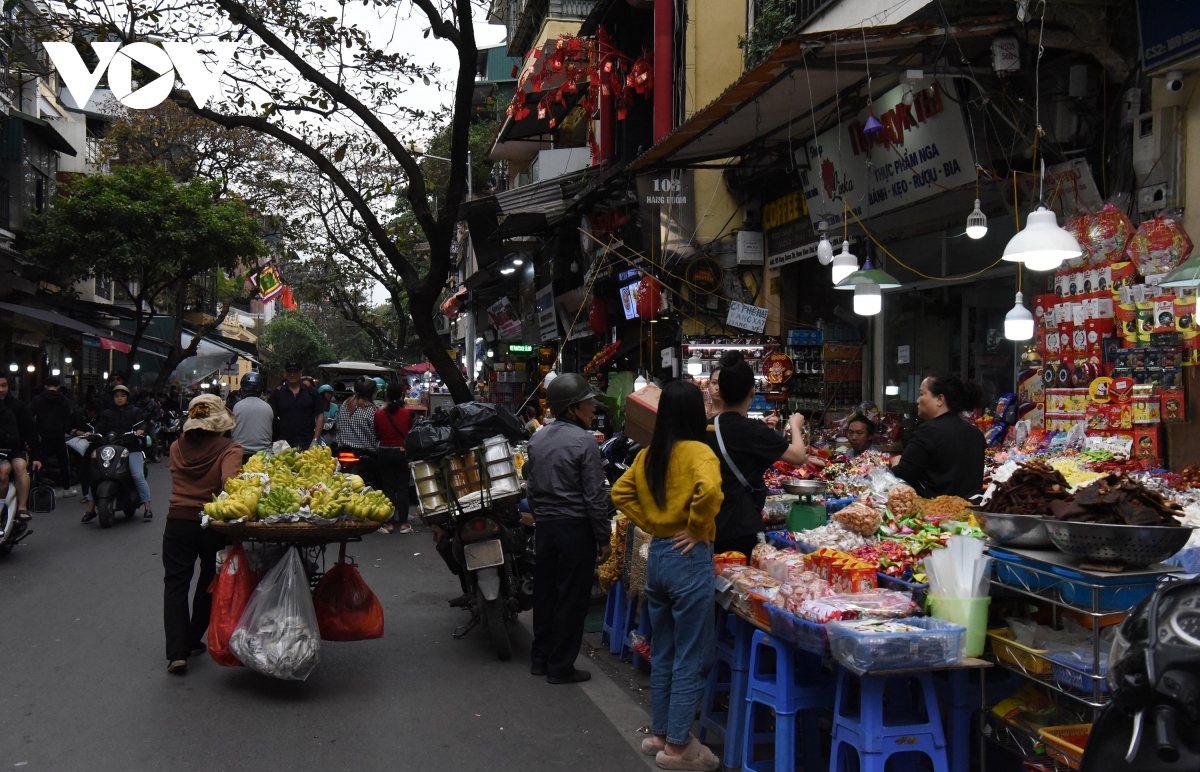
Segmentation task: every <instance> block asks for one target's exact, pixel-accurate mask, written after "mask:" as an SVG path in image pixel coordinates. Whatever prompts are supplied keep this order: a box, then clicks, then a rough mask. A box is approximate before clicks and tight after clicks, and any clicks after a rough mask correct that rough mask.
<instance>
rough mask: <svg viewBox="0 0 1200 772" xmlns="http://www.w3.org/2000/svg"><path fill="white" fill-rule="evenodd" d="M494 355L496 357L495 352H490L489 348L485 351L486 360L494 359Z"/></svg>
mask: <svg viewBox="0 0 1200 772" xmlns="http://www.w3.org/2000/svg"><path fill="white" fill-rule="evenodd" d="M495 355H496V352H495V351H492V350H491V349H490V348H489V349H488V350H487V358H488V359H491V358H492V357H494V356H495Z"/></svg>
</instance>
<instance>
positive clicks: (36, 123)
mask: <svg viewBox="0 0 1200 772" xmlns="http://www.w3.org/2000/svg"><path fill="white" fill-rule="evenodd" d="M8 117H9V118H10V119H11V118H16V119H17V120H20V121H22V122H24V124H25V126H26V127H27V128H28V129H29V130H31V131H32V132H33V133H34V134H36V135H37V136H39V137H41V139H42V141H43V142H45V143H46V144H47V145H49V146H50V149H51V150H57V151H58V152H60V153H62V154H63V155H69V156H74V155H77V151H76V150H75V146H74V145H72V144H71V143H70V142H68V141H67V138H66V137H64V136H63V135H62V134H59V133H58V130H57V129H55V128H54V124H52V123H50V121H47V120H43V119H41V118H36V117H34V116H32V115H29V114H28V113H23V112H21V111H20V110H11V109H10V110H9V111H8Z"/></svg>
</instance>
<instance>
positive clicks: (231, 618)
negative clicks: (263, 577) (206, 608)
mask: <svg viewBox="0 0 1200 772" xmlns="http://www.w3.org/2000/svg"><path fill="white" fill-rule="evenodd" d="M257 586H258V574H257V573H256V572H255V571H254V569H253V568H251V567H250V561H249V560H248V559H247V558H246V550H245V549H243V548H242V544H241V542H238V543H237V544H235V545H233V548H232V549H231V550H229V555H228V556H227V557H226V558H225V562H224V563H222V564H221V572H220V573H219V574H217V575H216V576H215V577H213V580H212V584H210V585H209V586H208V591H209V592H211V593H212V596H213V599H212V614H211V616H209V619H208V653H209V654H210V655H212V658H213V660H214V661H215V662H216V663H217V664H218V665H224V666H226V667H237V666H238V665H240V664H242V663H241V661H239V660H238V658H237V657H235V656H234V655H233V652H232V651H230V650H229V636H231V635H233V631H234V628H236V627H237V624H238V620H239V619H241V618H242V612H243V611H245V610H246V604H247V603H248V602H249V601H250V596H251V595H252V594H254V588H255V587H257Z"/></svg>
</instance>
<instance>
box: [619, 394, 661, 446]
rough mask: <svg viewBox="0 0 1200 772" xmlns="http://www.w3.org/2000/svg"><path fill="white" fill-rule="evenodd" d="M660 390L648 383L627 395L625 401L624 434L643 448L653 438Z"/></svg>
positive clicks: (648, 444)
mask: <svg viewBox="0 0 1200 772" xmlns="http://www.w3.org/2000/svg"><path fill="white" fill-rule="evenodd" d="M661 396H662V390H661V389H659V388H658V387H657V386H655V385H653V384H650V385H648V386H646V387H645V388H644V389H642V390H641V391H635V392H634V393H632V394H630V395H629V398H628V399H627V400H626V402H625V434H626V436H628V437H629V439H631V440H633V441H634V442H636V443H638V444H639V445H641V446H642V447H644V448H648V447H650V440H652V439H653V438H654V423H655V421H657V420H658V400H659V397H661Z"/></svg>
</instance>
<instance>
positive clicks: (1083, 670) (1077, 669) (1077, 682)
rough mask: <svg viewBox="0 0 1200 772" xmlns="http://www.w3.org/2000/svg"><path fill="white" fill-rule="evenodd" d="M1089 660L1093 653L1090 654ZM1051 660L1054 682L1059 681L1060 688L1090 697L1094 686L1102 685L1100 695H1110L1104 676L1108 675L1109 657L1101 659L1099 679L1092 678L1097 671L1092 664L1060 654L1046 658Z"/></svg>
mask: <svg viewBox="0 0 1200 772" xmlns="http://www.w3.org/2000/svg"><path fill="white" fill-rule="evenodd" d="M1088 654H1089V658H1090V654H1091V652H1088ZM1046 658H1047V659H1049V660H1050V671H1051V672H1052V673H1053V674H1054V680H1055V681H1058V683H1059V685H1060V686H1065V687H1067V688H1069V689H1073V690H1075V691H1077V692H1081V693H1083V694H1087V695H1090V694H1092V684H1093V683H1099V684H1100V693H1101V694H1108V679H1107V678H1105V677H1104V676H1106V675H1108V662H1107V659H1108V658H1107V657H1104V656H1102V657H1101V658H1100V673H1099V675H1100V676H1101V677H1100V678H1099V679H1095V678H1091V676H1093V675H1096V669H1095V668H1094V667H1093V666H1092V663H1091V662H1089V661H1085V660H1082V659H1078V658H1075V657H1066V656H1063V655H1062V654H1059V653H1054V654H1049V655H1047V657H1046Z"/></svg>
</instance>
